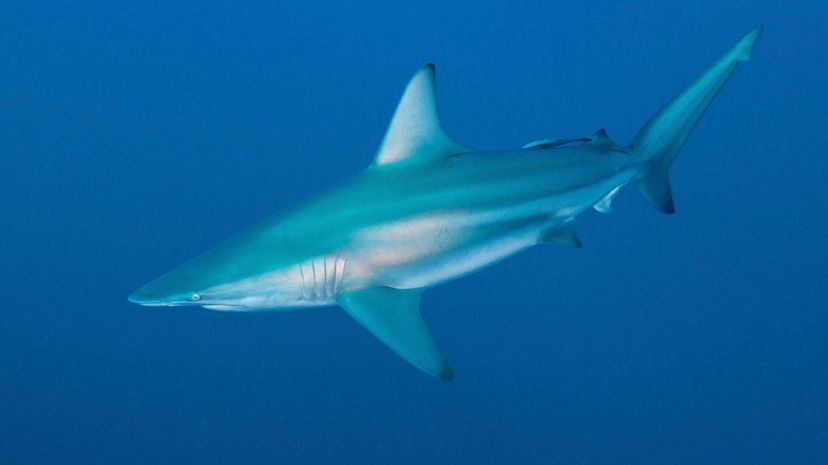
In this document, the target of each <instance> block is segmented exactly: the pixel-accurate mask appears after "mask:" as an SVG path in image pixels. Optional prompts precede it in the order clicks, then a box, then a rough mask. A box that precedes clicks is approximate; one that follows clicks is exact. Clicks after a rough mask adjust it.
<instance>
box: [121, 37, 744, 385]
mask: <svg viewBox="0 0 828 465" xmlns="http://www.w3.org/2000/svg"><path fill="white" fill-rule="evenodd" d="M760 33H761V27H758V28H756V29H754V30H753V31H752V32H750V33H749V34H748V35H746V36H745V37H744V38H743V39H741V40H740V41H739V42H738V43H737V44H736V45H735V46H734V47H733V48H732V49H731V50H730V51H729V52H727V53H726V54H725V55H724V56H722V57H721V58H720V59H719V60H718V61H717V62H716V63H715V64H714V65H713V66H712V67H710V68H709V69H708V70H707V71H706V72H705V73H704V74H702V76H701V77H699V78H698V79H697V80H696V81H695V82H694V83H693V84H691V85H690V86H689V87H688V88H687V89H685V90H684V91H683V92H681V93H679V94H678V95H677V96H676V97H675V98H673V100H671V101H670V102H669V103H668V104H667V105H666V106H664V108H662V109H661V111H659V112H658V113H656V114H655V115H654V116H653V117H652V118H651V119H650V120H649V121H648V122H647V123H646V124H645V125H644V127H643V128H642V129H641V130H640V131H639V133H638V134H637V135H636V137H635V138H634V139H633V141H632V143H630V144H629V145H627V146H625V147H621V146H619V145H617V144H615V143H614V142H613V141H612V140H610V139H609V137H608V136H607V134H606V132H605V131H603V130H599V131H598V132H596V133H595V134H593V135H592V136H590V137H584V138H579V139H568V140H554V141H550V140H540V141H536V142H533V143H530V144H527V145H526V146H525V147H523V148H521V149H516V150H507V151H478V150H473V149H471V148H468V147H466V146H463V145H460V144H458V143H457V142H455V141H454V140H452V139H451V138H450V137H449V136H448V135H446V133H445V132H444V131H443V129H442V126H441V124H440V121H439V118H438V114H437V103H436V98H435V92H434V91H435V89H434V66H433V65H426V66H424V67H423V68H421V69H420V70H419V71H418V72H417V73H416V74H415V75H414V77H413V78H412V79H411V82H410V83H409V84H408V86H407V87H406V89H405V92H404V94H403V96H402V99H401V100H400V103H399V105H398V106H397V109H396V112H395V114H394V117H393V118H392V120H391V124H390V126H389V128H388V132H387V133H386V136H385V138H384V140H383V143H382V145H381V146H380V149H379V151H378V153H377V155H376V158H375V160H374V162H373V164H372V165H371V166H370V167H369V168H368V169H366V170H365V171H364V172H362V173H360V174H359V175H357V176H355V177H354V178H352V179H350V180H348V181H346V182H344V183H343V184H341V185H340V186H337V187H335V188H333V189H331V190H329V191H328V192H327V193H324V194H322V195H320V196H318V197H317V198H314V199H312V200H310V201H308V202H305V203H304V204H301V205H298V206H296V207H295V208H293V209H291V210H289V211H287V212H285V213H283V214H280V215H276V216H274V217H272V218H269V219H267V220H265V221H264V222H262V223H261V224H259V225H257V226H254V227H253V228H251V229H249V230H247V231H246V232H243V233H242V234H239V235H238V236H236V237H233V238H231V239H229V240H228V241H226V242H224V243H223V244H220V245H218V246H217V247H215V248H213V249H211V250H209V251H207V252H206V253H204V254H203V255H201V256H199V257H197V258H195V259H193V260H192V261H190V262H188V263H185V264H184V265H182V266H180V267H178V268H176V269H174V270H173V271H170V272H169V273H167V274H165V275H163V276H161V277H160V278H158V279H156V280H154V281H152V282H150V283H149V284H147V285H145V286H144V287H142V288H140V289H138V290H137V291H135V293H133V294H132V295H131V296H130V297H129V299H130V300H131V301H132V302H135V303H138V304H141V305H148V306H194V305H197V306H203V307H205V308H208V309H213V310H223V311H257V310H279V309H297V308H309V307H319V306H326V305H336V304H338V305H341V306H342V308H344V309H345V311H347V312H348V313H349V314H350V315H351V316H353V317H354V319H356V320H357V321H358V322H359V323H361V324H362V325H363V326H364V327H365V328H366V329H367V330H368V331H370V332H371V333H372V334H374V335H375V336H376V337H377V338H379V339H380V340H381V341H382V342H383V343H385V344H386V345H387V346H388V347H389V348H390V349H391V350H393V351H394V352H396V353H397V354H398V355H399V356H401V357H402V358H403V359H405V360H406V361H408V362H409V363H411V364H412V365H414V366H416V367H417V368H419V369H421V370H423V371H425V372H426V373H429V374H432V375H435V376H439V377H442V378H445V379H451V378H452V377H453V374H452V371H451V369H450V368H449V366H448V364H447V363H446V362H445V360H444V358H443V356H442V355H441V354H440V351H439V349H438V348H437V344H436V343H435V342H434V339H433V338H432V337H431V335H430V333H429V331H428V329H427V327H426V325H425V323H424V322H423V320H422V318H421V316H420V312H419V300H420V295H421V294H422V291H423V290H424V289H426V288H428V287H431V286H434V285H437V284H440V283H443V282H446V281H449V280H452V279H455V278H457V277H460V276H463V275H466V274H468V273H472V272H474V271H477V270H479V269H481V268H483V267H486V266H488V265H491V264H493V263H495V262H497V261H499V260H502V259H504V258H506V257H508V256H510V255H513V254H515V253H517V252H519V251H521V250H523V249H526V248H528V247H531V246H533V245H535V244H539V243H549V244H562V245H570V246H576V247H580V246H581V242H580V241H579V240H578V238H577V236H576V235H575V229H574V228H575V217H576V216H577V215H578V214H580V213H582V212H583V211H585V210H587V209H589V208H594V209H596V210H598V211H600V212H603V213H608V212H609V211H610V209H611V206H612V199H613V198H614V197H615V195H616V194H617V193H618V191H619V190H620V189H621V188H622V187H624V186H625V185H627V184H628V183H630V182H632V183H634V184H636V185H637V186H638V188H639V189H640V190H641V192H642V193H643V194H644V196H645V197H646V198H647V199H648V200H649V201H650V202H651V203H652V204H653V206H654V207H655V208H657V209H659V210H660V211H662V212H664V213H673V212H674V211H675V209H674V207H673V200H672V194H671V189H670V182H669V179H668V171H669V168H670V165H671V164H672V162H673V160H674V159H675V157H676V155H677V154H678V152H679V151H680V150H681V148H682V147H683V145H684V143H685V142H686V140H687V138H688V137H689V135H690V133H691V131H692V130H693V128H694V127H695V125H696V123H697V122H698V121H699V119H700V118H701V116H702V114H703V113H704V112H705V110H706V109H707V107H708V106H709V105H710V103H711V102H712V100H713V99H714V97H715V96H716V94H717V93H718V92H719V90H720V89H721V88H722V87H723V86H724V84H725V83H726V82H727V80H728V79H729V78H730V76H731V75H732V74H733V72H734V71H735V69H736V66H737V65H738V63H740V62H745V61H749V59H750V54H751V51H752V49H753V46H754V44H755V43H756V40H757V39H758V37H759V35H760Z"/></svg>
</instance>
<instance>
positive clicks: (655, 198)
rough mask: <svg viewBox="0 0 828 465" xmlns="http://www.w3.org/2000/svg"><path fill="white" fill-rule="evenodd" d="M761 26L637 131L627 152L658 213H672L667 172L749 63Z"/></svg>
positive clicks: (644, 190) (637, 181)
mask: <svg viewBox="0 0 828 465" xmlns="http://www.w3.org/2000/svg"><path fill="white" fill-rule="evenodd" d="M761 33H762V26H759V27H756V28H755V29H753V30H752V31H751V32H750V33H749V34H748V35H746V36H745V37H743V38H742V40H740V41H739V42H738V43H737V44H736V46H734V47H733V48H732V49H731V50H730V51H729V52H727V53H726V54H725V55H724V56H723V57H721V58H720V59H719V61H717V62H716V64H714V65H713V66H712V67H710V69H708V70H707V71H706V72H705V73H704V74H703V75H702V76H701V77H700V78H698V79H697V80H696V82H694V83H693V84H691V85H690V86H689V87H688V88H686V89H684V91H682V92H681V93H680V94H678V95H677V96H675V97H674V98H673V100H671V101H670V102H669V103H668V104H667V105H665V106H664V107H663V108H662V109H661V110H660V111H659V112H658V113H656V114H655V115H653V116H652V117H651V118H650V120H649V121H647V124H645V125H644V127H642V128H641V130H639V131H638V134H636V136H635V139H633V141H632V144H630V149H631V150H632V152H633V154H635V155H636V156H638V157H641V159H642V161H643V163H644V168H643V169H642V171H641V174H640V175H639V176H638V177H637V178H636V183H637V184H638V188H639V189H641V193H642V194H644V197H646V198H647V200H649V201H650V203H652V204H653V206H654V207H655V208H656V209H658V210H659V211H661V212H664V213H667V214H670V213H674V212H675V211H676V209H675V207H674V206H673V195H672V191H671V189H670V179H669V175H668V172H669V170H670V165H672V164H673V160H675V158H676V156H677V155H678V153H679V151H680V150H681V148H682V147H683V146H684V143H685V142H687V138H688V137H689V136H690V133H691V132H692V131H693V128H695V127H696V124H697V123H698V122H699V120H700V119H701V117H702V115H703V114H704V112H705V110H707V107H709V106H710V103H711V102H712V101H713V99H714V98H715V97H716V94H718V93H719V90H721V88H722V87H724V85H725V83H726V82H727V80H728V79H729V78H730V76H731V75H732V74H733V72H734V71H735V70H736V66H737V65H738V64H739V63H741V62H744V61H750V54H751V51H752V50H753V46H754V45H755V44H756V40H757V39H758V38H759V35H760V34H761Z"/></svg>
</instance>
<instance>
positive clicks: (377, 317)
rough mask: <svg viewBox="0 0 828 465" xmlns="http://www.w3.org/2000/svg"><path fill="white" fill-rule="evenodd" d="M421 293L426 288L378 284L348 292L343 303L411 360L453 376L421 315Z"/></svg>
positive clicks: (435, 372) (436, 372) (426, 369)
mask: <svg viewBox="0 0 828 465" xmlns="http://www.w3.org/2000/svg"><path fill="white" fill-rule="evenodd" d="M421 294H422V289H392V288H389V287H375V288H369V289H363V290H360V291H354V292H348V293H345V294H343V295H342V296H340V298H339V304H340V305H341V306H342V308H344V309H345V311H346V312H348V314H349V315H351V316H352V317H353V318H354V319H355V320H357V321H358V322H359V323H360V324H361V325H362V326H363V327H364V328H365V329H367V330H368V331H369V332H370V333H371V334H373V335H374V336H376V337H377V338H378V339H379V340H380V341H382V342H383V343H384V344H385V345H386V346H388V348H389V349H391V350H393V351H394V352H395V353H396V354H397V355H399V356H400V357H402V358H403V359H404V360H405V361H407V362H408V363H410V364H412V365H414V366H415V367H417V368H419V369H420V370H423V371H424V372H426V373H428V374H430V375H434V376H439V377H440V378H443V379H452V378H453V377H454V374H453V373H452V371H451V368H449V366H448V364H447V363H446V361H445V360H444V359H443V356H442V355H441V354H440V349H439V348H438V347H437V343H436V342H434V338H432V337H431V333H430V332H429V331H428V327H426V324H425V322H424V321H423V318H422V316H420V309H419V307H420V295H421Z"/></svg>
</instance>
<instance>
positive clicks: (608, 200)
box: [592, 183, 627, 214]
mask: <svg viewBox="0 0 828 465" xmlns="http://www.w3.org/2000/svg"><path fill="white" fill-rule="evenodd" d="M626 185H627V183H624V184H620V185H618V186H616V187H615V188H614V189H613V190H611V191H609V193H608V194H607V195H605V196H604V198H602V199H601V200H599V201H598V203H596V204H595V205H593V206H592V208H594V209H595V210H596V211H598V212H600V213H604V214H607V213H610V212H612V202H613V200H615V198H616V197H618V193H619V192H621V189H622V188H623V187H624V186H626Z"/></svg>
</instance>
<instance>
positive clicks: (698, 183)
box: [0, 0, 828, 464]
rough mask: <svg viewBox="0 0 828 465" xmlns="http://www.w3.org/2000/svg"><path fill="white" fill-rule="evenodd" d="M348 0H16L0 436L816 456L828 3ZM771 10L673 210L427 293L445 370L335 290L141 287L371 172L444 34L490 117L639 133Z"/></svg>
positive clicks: (67, 455) (459, 88) (6, 69)
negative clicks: (415, 359)
mask: <svg viewBox="0 0 828 465" xmlns="http://www.w3.org/2000/svg"><path fill="white" fill-rule="evenodd" d="M350 3H351V2H295V3H294V4H279V2H255V3H254V2H244V5H243V6H238V5H236V2H196V1H188V2H114V1H106V2H103V1H99V2H83V3H82V4H73V3H70V2H51V3H50V2H44V3H40V2H30V1H22V0H6V1H5V2H3V3H2V5H0V157H2V161H3V169H2V170H0V199H2V200H0V208H1V209H2V210H0V213H1V214H2V228H0V229H1V230H2V232H0V238H2V239H1V240H0V257H2V258H1V259H0V263H2V265H1V266H0V282H1V283H2V293H1V294H0V295H2V302H3V305H2V309H0V463H2V464H34V463H43V464H54V463H64V464H75V463H77V464H92V463H104V464H115V463H117V464H133V463H136V464H138V463H140V464H166V463H176V464H181V463H198V464H230V463H233V464H235V463H239V464H243V463H274V464H284V463H358V464H423V463H438V464H439V463H455V464H465V463H474V464H535V463H537V464H549V463H561V464H591V463H604V464H606V463H613V464H623V463H630V464H683V463H687V464H699V463H704V464H734V463H752V464H758V463H766V464H824V463H828V279H827V278H828V272H826V259H828V241H827V240H826V233H828V220H826V214H825V212H826V211H828V202H826V195H825V194H826V183H827V182H828V156H826V149H825V146H826V143H825V141H824V139H825V129H826V124H827V123H828V116H826V111H825V109H826V108H828V97H827V96H826V94H827V93H828V92H826V82H827V81H826V79H828V73H826V71H828V64H826V61H825V44H826V43H828V26H827V25H828V7H826V4H825V3H824V2H816V1H814V2H790V3H796V5H794V6H788V5H786V4H787V3H789V2H781V1H753V2H719V1H698V0H695V1H679V2H659V3H662V4H661V5H658V6H652V5H649V4H650V3H654V2H639V4H632V3H631V2H567V4H563V3H560V4H554V3H553V2H540V1H539V2H531V3H522V2H501V1H474V2H472V1H465V2H453V3H452V4H451V5H449V6H446V5H444V3H445V2H438V1H430V2H360V4H359V5H350ZM576 3H591V4H590V5H589V6H576V5H575V4H576ZM761 23H764V24H765V25H766V29H765V34H764V36H763V37H762V39H761V40H760V42H759V44H758V46H757V48H756V50H755V53H754V60H753V61H752V62H751V63H747V64H745V65H743V66H742V67H740V69H739V70H738V71H737V73H736V75H735V76H734V77H733V79H732V80H731V81H730V83H729V84H728V86H727V87H726V88H725V89H724V91H723V92H722V93H721V95H720V96H719V98H718V100H717V101H716V102H715V103H714V105H713V106H712V108H711V109H710V111H709V112H708V114H707V116H706V117H705V119H704V120H703V121H702V123H701V124H700V125H699V127H698V128H697V130H696V132H695V134H694V135H693V136H692V138H691V139H690V142H689V143H688V145H687V147H686V148H685V150H684V151H683V152H682V154H681V156H680V157H679V159H678V162H677V163H676V165H675V168H674V170H673V176H672V178H673V184H674V193H675V198H676V205H677V208H678V213H677V214H676V215H674V216H672V217H668V216H665V215H661V214H659V213H658V212H656V211H655V210H654V209H652V208H651V207H650V206H649V205H647V204H646V201H645V200H644V199H643V198H642V197H641V196H640V195H639V193H638V192H636V190H635V189H632V188H630V189H626V190H625V191H624V192H622V194H621V196H620V197H619V198H618V199H617V201H616V209H615V211H614V212H613V214H612V215H610V216H603V215H598V214H596V213H594V212H588V213H586V214H585V215H583V216H582V217H581V218H579V230H580V236H581V238H582V239H583V241H584V242H585V248H584V249H582V250H575V249H565V248H556V247H536V248H533V249H531V250H530V251H528V252H524V253H522V254H520V255H518V256H516V257H514V258H512V259H509V260H507V261H506V262H504V263H502V264H500V265H498V266H495V267H493V268H489V269H487V270H485V271H483V272H481V273H478V274H475V275H473V276H470V277H467V278H464V279H462V280H459V281H457V282H454V283H450V284H448V285H445V286H442V287H438V288H435V289H432V290H430V291H429V292H427V293H426V294H425V297H424V299H423V313H424V315H425V318H426V319H427V321H428V322H429V324H430V326H431V327H432V329H433V331H434V333H435V336H436V338H437V339H438V340H439V341H440V344H441V347H442V349H443V351H444V353H445V354H446V356H447V358H448V359H449V361H450V363H451V364H452V367H453V368H454V370H455V372H456V374H457V378H456V380H455V381H452V382H445V381H441V380H439V379H436V378H432V377H429V376H426V375H424V374H422V373H420V372H419V371H417V370H416V369H413V368H411V367H410V366H408V365H407V364H405V363H404V362H402V361H400V360H399V359H398V358H397V357H396V356H394V355H393V354H392V353H391V352H390V351H388V350H386V349H385V348H384V347H382V346H381V345H380V344H379V343H378V342H377V341H375V340H374V339H373V338H372V337H370V336H369V335H368V334H367V333H366V332H365V331H364V330H363V329H361V328H359V327H358V326H357V325H356V324H355V323H354V322H353V321H351V320H350V319H349V318H348V317H347V316H346V315H345V314H344V312H342V311H340V310H339V309H336V308H330V309H324V310H315V311H306V312H287V313H258V314H227V313H218V312H210V311H206V310H201V309H158V308H145V307H139V306H137V305H133V304H130V303H129V302H128V301H127V300H126V296H127V295H128V294H129V293H130V292H132V291H133V290H134V289H135V288H137V287H138V286H140V285H142V284H144V283H145V282H147V281H148V280H150V279H152V278H154V277H156V276H157V275H159V274H160V273H162V272H165V271H167V270H168V269H170V268H172V267H174V266H176V265H178V264H180V263H181V262H183V261H184V260H186V259H188V258H190V257H192V256H193V255H195V254H197V253H199V252H201V251H203V250H205V249H207V248H209V247H210V246H211V245H213V244H215V243H216V242H218V241H220V240H222V239H224V238H226V237H228V236H229V235H231V234H233V233H235V232H237V231H239V230H241V229H243V228H244V227H246V226H247V225H250V224H251V223H254V222H256V221H257V220H259V219H261V218H262V217H264V216H266V215H268V214H270V213H273V212H275V211H277V210H279V209H281V208H284V207H286V206H288V205H291V204H292V203H294V202H296V201H298V200H300V199H304V198H307V197H309V196H311V195H313V194H314V193H316V192H318V191H319V190H321V189H322V188H324V187H325V186H328V185H331V184H333V183H335V182H337V181H339V180H341V179H343V178H344V177H346V176H348V175H350V174H354V173H357V172H359V171H360V170H361V169H363V168H364V167H365V166H366V165H367V164H368V163H369V162H370V160H371V157H372V155H373V153H374V151H375V149H376V147H377V145H378V144H379V141H380V139H381V137H382V134H383V131H384V129H385V126H386V124H387V121H388V118H389V116H390V113H391V111H392V110H393V108H394V105H395V104H396V99H397V98H398V96H399V94H400V92H401V89H402V87H403V86H404V84H405V82H406V80H407V79H408V78H409V76H410V75H411V74H412V73H413V72H414V71H415V70H416V69H417V68H418V67H419V66H420V65H421V64H423V63H426V62H432V61H433V62H435V63H437V69H438V81H439V97H440V100H441V108H442V114H443V119H444V123H445V126H446V128H447V130H448V131H449V133H451V134H453V135H454V136H455V137H456V138H457V139H458V140H459V141H462V142H464V143H467V144H469V145H472V146H475V147H488V148H499V147H514V146H520V145H522V144H524V143H526V142H529V141H531V140H535V139H539V138H547V137H548V138H556V137H580V136H584V135H588V134H590V133H592V132H593V131H594V130H595V129H597V128H599V127H606V128H607V129H608V131H609V133H610V135H611V136H612V137H613V138H614V139H615V140H617V141H619V142H620V143H626V142H627V141H629V140H630V139H631V138H632V136H633V134H635V131H636V130H637V129H638V127H639V126H640V125H641V124H642V123H643V122H644V121H645V120H646V118H647V117H649V115H650V114H651V113H653V112H654V111H655V110H656V109H657V108H658V107H659V106H660V105H661V104H662V103H664V102H665V101H666V100H667V99H668V98H669V97H670V96H671V95H672V94H673V93H674V92H676V91H678V90H679V89H681V88H682V87H683V86H684V85H685V84H687V83H689V82H690V81H691V80H692V79H694V78H695V77H696V76H697V75H698V74H699V73H700V72H701V71H703V70H704V69H705V68H706V67H707V66H708V65H709V64H711V63H712V62H713V61H714V60H715V59H716V58H717V57H718V56H719V55H720V54H721V53H723V52H724V51H725V50H727V49H728V48H729V47H730V46H731V45H732V44H733V43H735V41H736V40H738V38H740V37H741V36H742V35H743V34H745V33H747V32H748V31H749V30H750V29H751V28H752V27H754V26H755V25H757V24H761Z"/></svg>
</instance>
